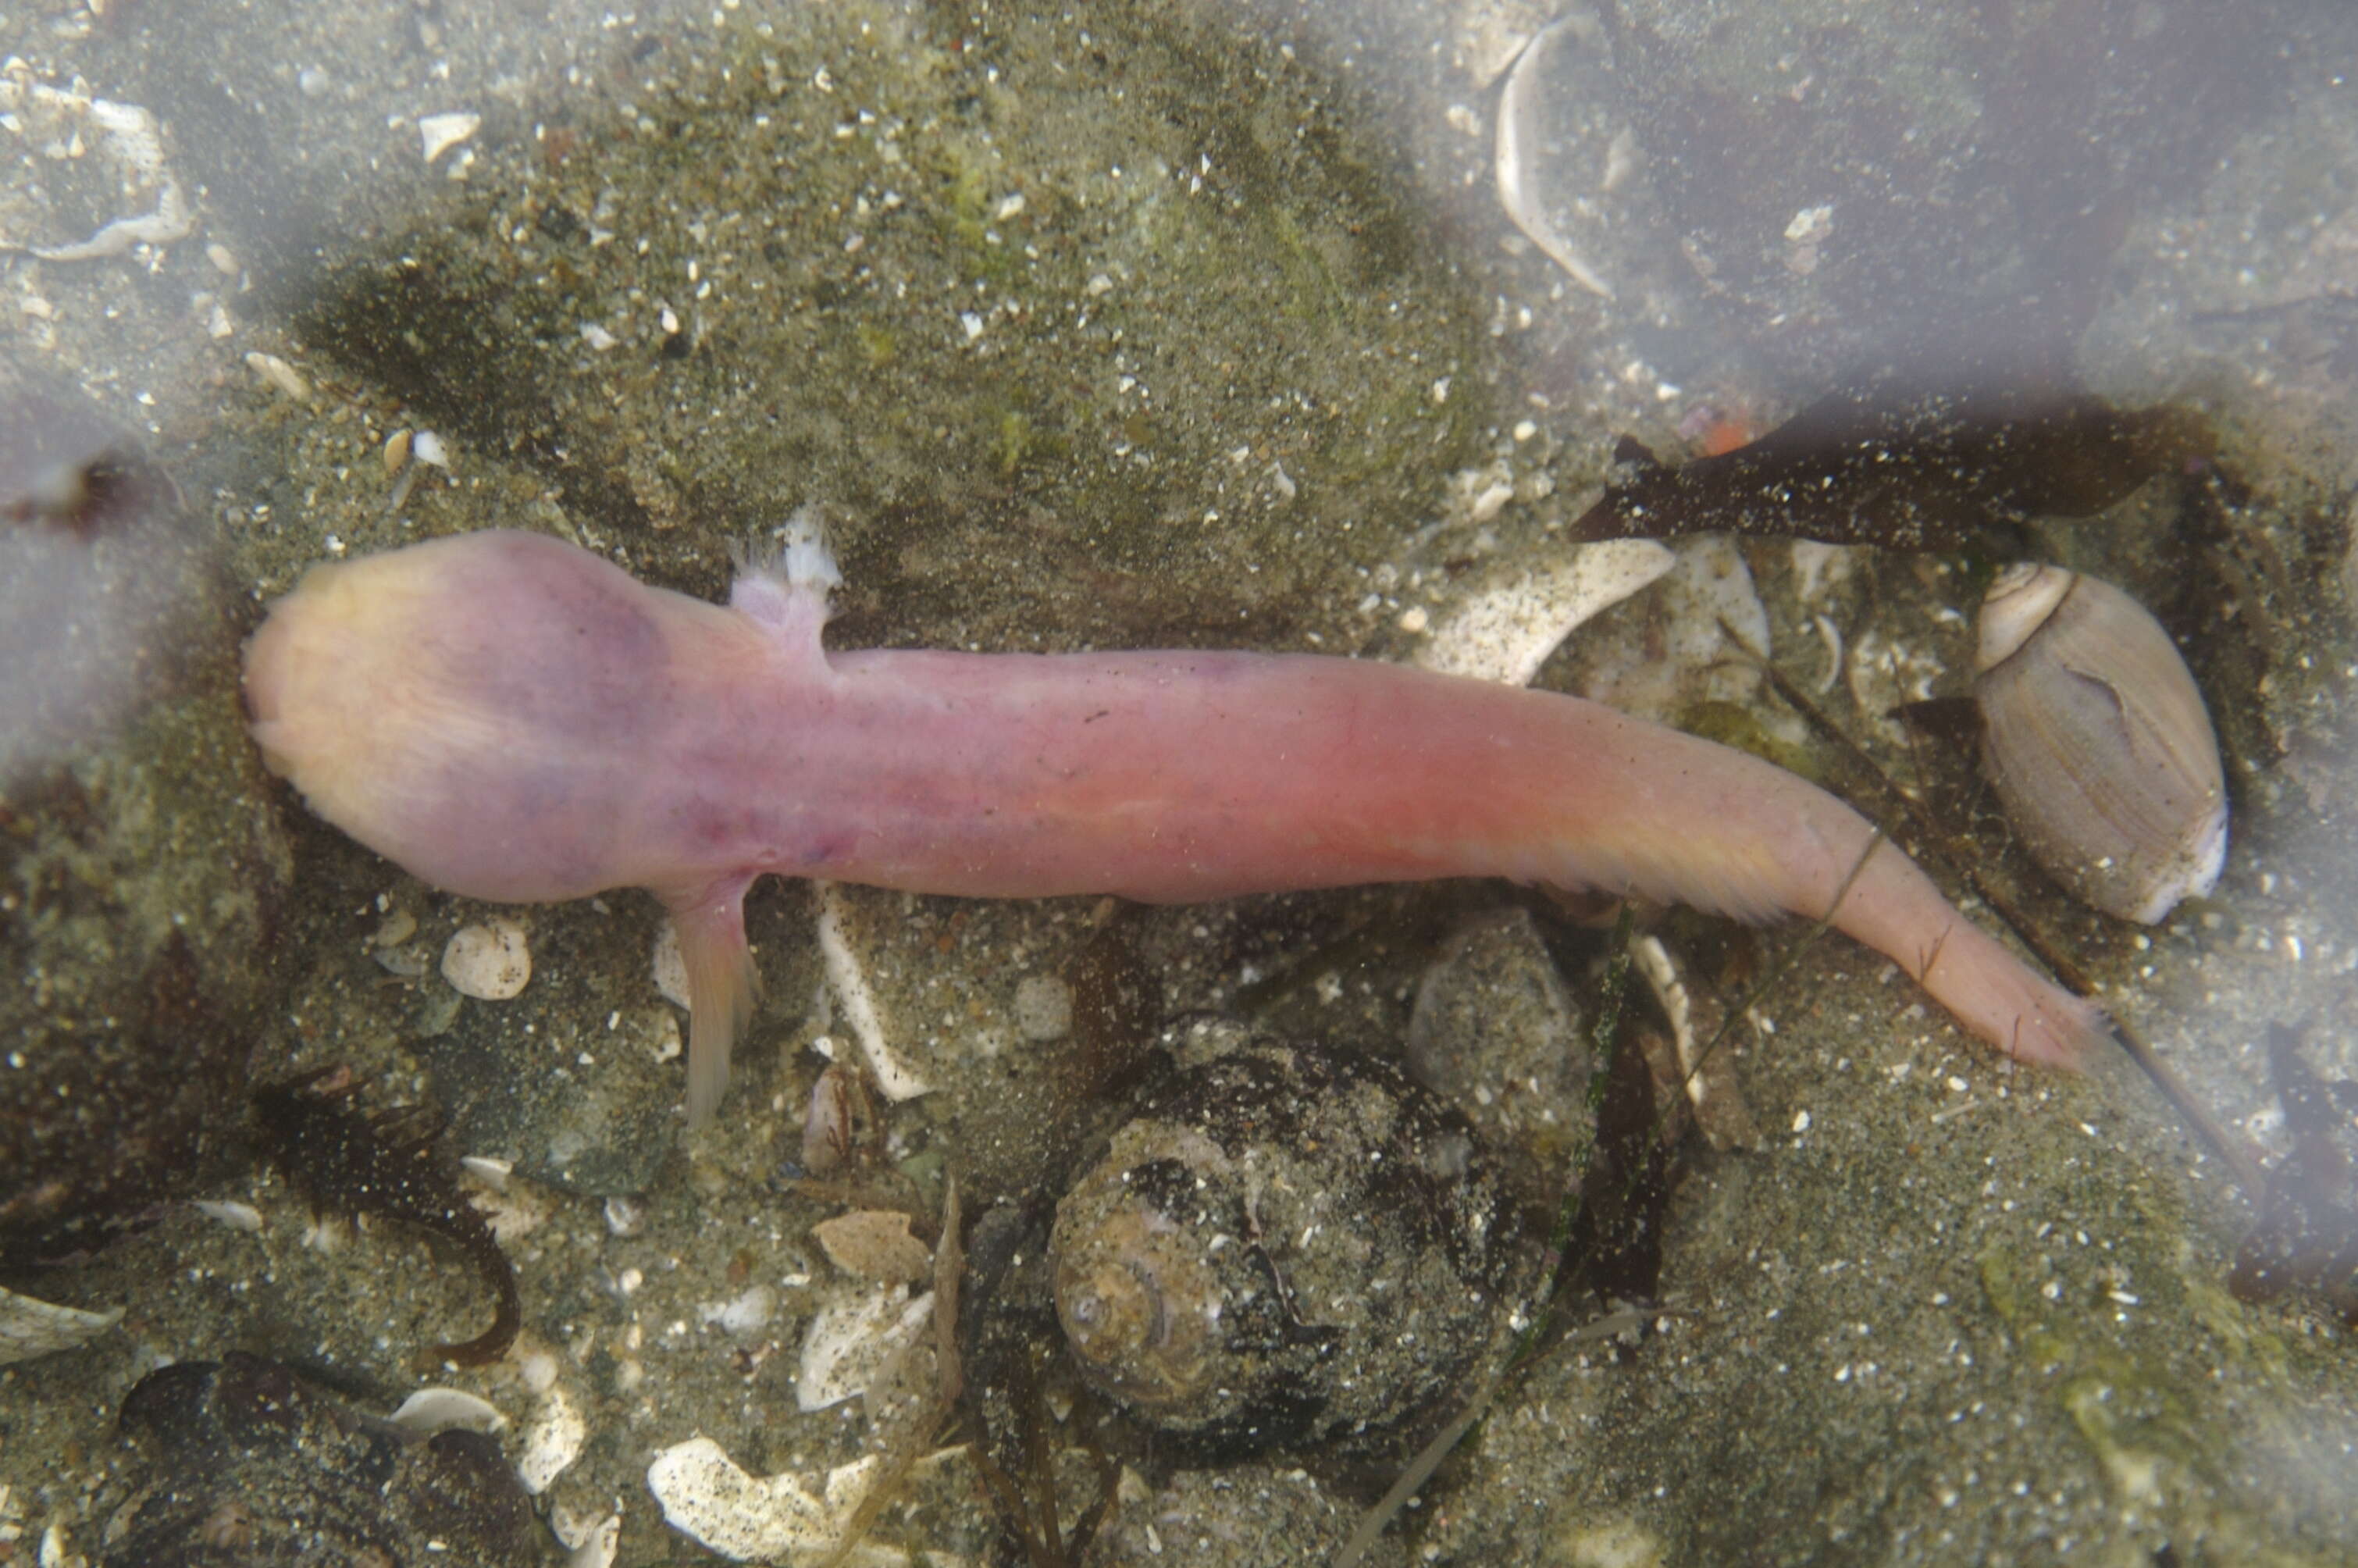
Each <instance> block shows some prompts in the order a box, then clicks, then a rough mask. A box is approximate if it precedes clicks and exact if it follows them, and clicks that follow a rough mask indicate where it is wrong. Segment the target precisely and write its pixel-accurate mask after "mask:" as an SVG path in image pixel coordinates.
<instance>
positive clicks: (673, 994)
mask: <svg viewBox="0 0 2358 1568" xmlns="http://www.w3.org/2000/svg"><path fill="white" fill-rule="evenodd" d="M651 962H652V967H653V968H654V980H655V992H656V994H657V995H659V996H661V997H662V998H663V999H664V1000H665V1001H667V1002H670V1003H671V1004H672V1005H673V1006H675V1007H676V1008H678V1009H679V1010H680V1011H682V1012H692V1011H695V1009H694V1007H693V1005H692V1004H691V1003H690V1002H689V1001H688V1000H687V959H686V958H684V957H681V956H680V951H679V927H678V925H676V924H675V923H674V922H672V921H671V920H669V919H665V921H664V923H663V924H662V925H658V926H657V927H655V945H654V955H653V957H652V960H651Z"/></svg>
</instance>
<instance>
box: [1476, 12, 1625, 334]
mask: <svg viewBox="0 0 2358 1568" xmlns="http://www.w3.org/2000/svg"><path fill="white" fill-rule="evenodd" d="M1604 47H1605V42H1604V38H1603V27H1602V26H1601V25H1600V24H1599V23H1598V22H1597V20H1596V19H1595V17H1594V16H1587V15H1585V14H1578V13H1575V14H1574V15H1573V16H1565V17H1563V19H1561V20H1559V21H1555V22H1552V23H1550V24H1549V25H1548V26H1547V27H1542V28H1541V29H1540V30H1539V31H1538V32H1537V33H1536V34H1534V35H1533V36H1532V38H1531V42H1530V43H1529V44H1527V45H1525V46H1524V47H1523V52H1522V54H1521V55H1520V57H1519V58H1518V59H1516V61H1515V65H1514V69H1513V70H1510V71H1509V72H1508V73H1507V85H1506V87H1505V89H1504V90H1503V91H1501V92H1499V94H1498V158H1497V165H1496V169H1497V177H1498V205H1499V206H1501V207H1503V208H1505V209H1506V212H1507V216H1508V218H1509V220H1511V221H1512V222H1513V223H1514V225H1515V227H1516V228H1518V229H1520V230H1521V231H1522V232H1524V234H1525V235H1526V236H1528V237H1529V238H1530V240H1531V243H1533V244H1535V245H1537V246H1539V248H1540V249H1541V251H1542V252H1543V253H1545V254H1546V255H1547V258H1548V259H1549V260H1550V261H1552V262H1553V263H1555V265H1558V266H1560V267H1562V268H1563V270H1564V272H1565V273H1566V274H1567V275H1568V276H1570V277H1571V278H1572V280H1573V281H1574V283H1576V284H1578V285H1580V287H1583V288H1585V289H1586V290H1588V291H1589V292H1590V293H1591V294H1594V295H1595V296H1596V297H1599V298H1601V299H1610V298H1612V297H1613V286H1612V285H1611V284H1609V283H1607V282H1606V281H1605V279H1604V277H1603V276H1601V275H1599V274H1598V272H1597V271H1596V269H1595V267H1593V266H1591V265H1589V263H1588V258H1587V257H1585V256H1584V255H1582V254H1581V253H1580V251H1579V250H1578V249H1577V248H1576V247H1575V246H1574V243H1573V242H1572V240H1571V239H1570V237H1568V236H1567V235H1566V233H1565V232H1564V230H1563V227H1562V226H1560V225H1559V223H1558V222H1557V221H1556V217H1555V213H1554V211H1553V208H1552V203H1550V202H1549V201H1548V200H1547V199H1546V198H1545V197H1544V196H1543V195H1542V194H1541V170H1540V164H1541V159H1542V158H1543V157H1547V156H1548V154H1549V153H1550V151H1551V149H1550V148H1548V146H1546V131H1545V128H1544V125H1543V123H1542V111H1543V108H1544V103H1543V95H1544V93H1545V92H1546V83H1547V81H1548V72H1549V70H1550V69H1551V67H1550V60H1551V59H1552V56H1554V55H1555V54H1556V53H1557V52H1559V51H1560V50H1561V49H1603V48H1604ZM1559 156H1560V155H1559ZM1609 161H1610V160H1607V163H1608V164H1609ZM1609 172H1610V170H1609V168H1606V167H1600V168H1599V169H1598V171H1597V178H1598V179H1599V180H1600V182H1601V181H1603V180H1605V179H1606V178H1607V177H1608V175H1609ZM1590 217H1591V221H1593V222H1597V223H1600V224H1601V223H1602V222H1603V219H1602V217H1601V216H1596V215H1595V214H1591V215H1590Z"/></svg>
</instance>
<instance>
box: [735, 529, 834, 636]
mask: <svg viewBox="0 0 2358 1568" xmlns="http://www.w3.org/2000/svg"><path fill="white" fill-rule="evenodd" d="M730 553H731V554H732V555H733V556H734V557H735V559H736V562H737V579H736V581H735V582H733V583H731V584H730V589H729V608H730V609H731V610H733V611H737V613H739V614H740V615H742V616H744V617H745V618H747V619H748V620H750V621H753V622H759V623H760V624H761V625H763V627H766V628H767V629H768V630H769V631H770V633H771V634H772V635H773V636H774V637H775V638H777V639H778V640H779V641H780V642H782V643H785V644H786V645H788V646H789V647H791V648H794V649H795V650H797V651H800V650H802V649H804V648H808V649H811V650H812V651H814V652H816V651H817V648H818V645H819V642H818V633H819V628H820V627H822V626H824V625H826V624H827V616H828V615H829V614H830V613H831V611H830V609H829V607H828V605H827V594H828V593H829V592H831V591H833V590H834V589H838V588H840V587H841V586H842V585H843V573H842V571H841V570H839V569H838V568H837V566H836V564H835V556H834V553H833V552H832V551H830V550H829V549H828V548H827V533H826V529H825V528H824V527H823V526H822V525H821V523H820V519H819V511H818V508H817V507H816V506H811V505H805V506H801V507H798V508H796V509H795V514H794V515H793V516H792V517H789V518H787V519H786V521H785V522H784V524H782V525H781V526H780V527H779V528H778V529H777V530H776V531H775V533H773V535H771V537H770V538H769V539H768V540H766V541H756V542H754V543H752V544H750V545H747V546H743V547H741V548H737V549H733V550H732V551H731V552H730Z"/></svg>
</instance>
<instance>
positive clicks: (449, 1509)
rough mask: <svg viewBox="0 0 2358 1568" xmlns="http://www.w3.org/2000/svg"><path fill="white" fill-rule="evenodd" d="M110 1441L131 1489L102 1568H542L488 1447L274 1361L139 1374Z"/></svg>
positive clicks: (503, 1463)
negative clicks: (382, 1567) (372, 1407)
mask: <svg viewBox="0 0 2358 1568" xmlns="http://www.w3.org/2000/svg"><path fill="white" fill-rule="evenodd" d="M119 1430H120V1432H121V1433H122V1437H123V1442H124V1447H125V1448H126V1449H127V1450H128V1452H127V1453H126V1454H124V1456H123V1458H122V1459H121V1461H119V1463H120V1465H121V1467H122V1470H123V1471H124V1473H125V1474H126V1476H127V1477H128V1480H129V1482H130V1484H131V1487H132V1488H133V1489H132V1491H131V1493H130V1496H129V1497H128V1498H127V1499H125V1500H124V1501H123V1503H122V1504H121V1506H120V1507H119V1508H117V1509H114V1512H113V1513H112V1515H111V1516H110V1517H108V1519H107V1521H106V1527H105V1531H104V1536H103V1541H104V1545H103V1557H100V1558H98V1561H99V1562H101V1563H103V1565H104V1568H203V1565H205V1564H210V1563H255V1564H260V1563H342V1564H349V1565H352V1568H360V1565H361V1564H376V1563H388V1564H389V1563H430V1562H445V1563H470V1564H474V1565H476V1568H526V1565H528V1564H535V1563H546V1562H547V1561H548V1553H547V1548H546V1537H545V1536H544V1535H543V1533H542V1529H541V1525H540V1521H539V1520H538V1519H535V1517H534V1516H533V1511H532V1505H531V1501H530V1499H529V1498H527V1497H526V1496H525V1492H524V1489H523V1488H522V1487H519V1486H518V1485H517V1483H516V1477H515V1476H514V1472H513V1471H511V1470H510V1469H509V1467H508V1462H507V1460H506V1458H505V1456H503V1454H501V1452H500V1445H499V1443H498V1440H497V1439H495V1438H493V1437H492V1436H490V1435H489V1434H487V1433H481V1432H476V1431H471V1430H468V1429H466V1428H464V1427H449V1428H445V1429H443V1430H441V1431H438V1432H436V1433H431V1434H430V1435H429V1434H425V1433H418V1432H416V1431H414V1430H411V1429H409V1428H406V1427H405V1426H402V1425H398V1424H396V1423H395V1422H389V1421H385V1420H383V1419H381V1418H379V1417H377V1416H374V1415H372V1414H369V1413H367V1412H366V1411H360V1410H356V1409H354V1408H352V1406H350V1405H347V1404H345V1403H343V1402H342V1401H341V1400H338V1399H336V1398H335V1397H334V1396H332V1395H330V1394H329V1393H328V1392H326V1391H324V1390H321V1389H319V1388H318V1387H315V1386H313V1385H311V1384H308V1383H306V1382H304V1381H303V1380H302V1379H301V1378H300V1377H299V1376H297V1373H296V1372H295V1371H294V1369H293V1368H288V1367H287V1366H284V1365H282V1364H280V1363H278V1362H276V1361H265V1360H264V1359H262V1358H261V1357H256V1356H250V1355H246V1354H244V1353H243V1352H240V1351H234V1350H233V1351H231V1352H230V1353H229V1354H228V1355H226V1356H224V1357H222V1359H221V1360H219V1361H180V1362H176V1363H174V1364H173V1365H171V1366H168V1367H166V1368H163V1369H162V1370H160V1371H156V1372H151V1373H149V1374H148V1375H147V1376H146V1377H145V1378H143V1379H140V1380H139V1382H138V1383H137V1384H136V1385H135V1386H134V1387H133V1389H132V1390H131V1391H130V1393H128V1394H127V1395H125V1396H124V1400H123V1410H122V1414H121V1416H120V1426H119ZM16 1561H18V1562H23V1563H29V1562H31V1561H32V1559H31V1557H30V1556H29V1555H23V1556H20V1557H18V1558H17V1559H16ZM42 1561H44V1562H47V1561H49V1558H48V1556H47V1555H46V1554H45V1555H44V1556H43V1559H42ZM74 1561H75V1562H82V1561H85V1560H84V1559H81V1558H76V1559H74Z"/></svg>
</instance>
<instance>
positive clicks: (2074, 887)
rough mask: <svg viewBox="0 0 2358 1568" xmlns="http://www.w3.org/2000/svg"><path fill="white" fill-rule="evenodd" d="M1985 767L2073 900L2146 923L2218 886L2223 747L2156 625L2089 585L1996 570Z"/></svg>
mask: <svg viewBox="0 0 2358 1568" xmlns="http://www.w3.org/2000/svg"><path fill="white" fill-rule="evenodd" d="M1978 662H1979V666H1980V675H1979V676H1978V678H1977V679H1976V680H1975V682H1974V696H1975V697H1976V698H1977V699H1978V700H1979V702H1980V704H1981V712H1982V741H1983V761H1984V765H1985V768H1986V770H1987V772H1988V773H1989V777H1990V782H1991V784H1993V785H1994V786H1995V787H1996V790H1997V794H1998V799H1999V801H2000V802H2001V803H2002V804H2003V805H2004V806H2005V807H2006V816H2007V818H2008V820H2010V821H2011V822H2012V823H2013V824H2014V827H2015V829H2016V831H2017V832H2018V833H2020V834H2021V836H2022V838H2023V842H2024V844H2025V846H2026V847H2027V848H2028V849H2029V850H2030V853H2031V857H2032V859H2034V860H2037V861H2038V862H2039V865H2040V866H2041V867H2043V868H2044V869H2045V870H2046V871H2047V872H2048V874H2049V875H2050V876H2052V877H2053V878H2054V879H2055V880H2056V881H2059V882H2061V884H2062V885H2063V886H2064V887H2065V888H2066V889H2068V890H2069V891H2070V892H2071V893H2072V894H2073V895H2075V896H2076V897H2078V898H2080V899H2082V900H2083V901H2085V902H2086V903H2090V904H2093V906H2095V907H2096V908H2098V909H2101V910H2103V911H2104V913H2105V914H2113V915H2117V916H2118V917H2120V918H2121V919H2123V920H2134V921H2138V922H2140V923H2142V924H2144V925H2155V924H2157V923H2158V922H2159V921H2161V920H2162V919H2163V918H2165V917H2166V916H2168V914H2169V912H2170V910H2171V909H2173V908H2175V907H2176V906H2177V904H2178V902H2179V901H2180V899H2183V898H2188V897H2196V898H2199V897H2201V896H2202V895H2203V894H2205V893H2208V892H2210V891H2211V889H2212V887H2213V886H2214V885H2215V884H2216V883H2217V882H2218V881H2219V872H2220V869H2221V867H2222V866H2223V865H2224V864H2225V861H2226V857H2227V795H2226V785H2225V780H2224V777H2223V773H2222V771H2221V769H2220V765H2219V741H2218V737H2217V736H2216V735H2215V734H2214V733H2213V731H2212V727H2211V715H2210V712H2209V710H2208V709H2206V708H2204V707H2203V705H2202V694H2201V691H2200V690H2198V689H2197V688H2196V687H2195V685H2194V676H2193V675H2192V674H2191V673H2190V671H2189V670H2188V669H2187V667H2186V661H2185V660H2183V659H2182V658H2180V656H2179V654H2178V649H2177V646H2176V645H2175V644H2174V643H2171V642H2170V639H2169V633H2168V632H2166V631H2164V630H2163V629H2162V626H2161V623H2160V622H2158V621H2156V620H2155V619H2154V618H2153V617H2152V616H2151V615H2150V614H2148V613H2147V611H2146V610H2145V609H2144V607H2142V606H2141V605H2139V604H2138V603H2137V602H2136V600H2133V599H2131V598H2129V596H2128V595H2126V594H2125V593H2123V592H2122V591H2121V590H2120V589H2116V588H2115V587H2113V586H2112V585H2111V584H2110V583H2106V582H2101V581H2099V580H2097V579H2094V578H2091V577H2083V576H2082V575H2080V574H2079V573H2076V572H2071V571H2066V570H2064V569H2063V568H2061V567H2052V566H2039V565H2035V564H2031V563H2023V564H2020V565H2017V566H2013V567H2009V568H2006V570H2005V571H2003V572H2001V573H2000V574H1998V578H1997V580H1996V582H1994V583H1992V584H1991V585H1990V590H1989V595H1988V597H1987V598H1986V599H1985V600H1984V601H1983V604H1982V616H1981V654H1980V658H1979V661H1978Z"/></svg>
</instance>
